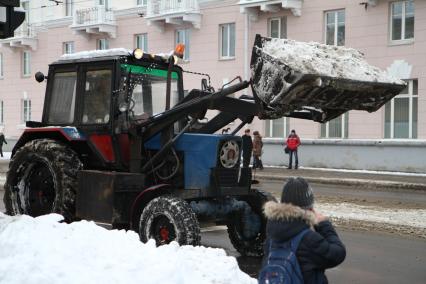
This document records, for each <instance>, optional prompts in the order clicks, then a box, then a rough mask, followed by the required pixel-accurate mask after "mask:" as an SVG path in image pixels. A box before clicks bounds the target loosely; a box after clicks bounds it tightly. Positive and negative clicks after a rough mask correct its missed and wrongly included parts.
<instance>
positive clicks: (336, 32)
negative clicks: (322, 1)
mask: <svg viewBox="0 0 426 284" xmlns="http://www.w3.org/2000/svg"><path fill="white" fill-rule="evenodd" d="M342 11H343V12H344V13H345V30H346V11H345V9H339V10H332V11H325V14H324V15H325V17H324V43H325V44H327V25H328V23H327V15H328V14H331V13H334V14H335V15H334V39H333V45H337V43H338V38H337V37H338V34H339V33H338V30H339V18H338V13H339V12H342ZM345 37H346V33H345ZM344 41H345V42H346V38H345V39H344Z"/></svg>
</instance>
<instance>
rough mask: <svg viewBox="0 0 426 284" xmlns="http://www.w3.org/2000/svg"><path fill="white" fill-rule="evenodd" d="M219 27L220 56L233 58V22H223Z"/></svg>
mask: <svg viewBox="0 0 426 284" xmlns="http://www.w3.org/2000/svg"><path fill="white" fill-rule="evenodd" d="M219 29H220V58H221V59H230V58H235V23H232V24H223V25H220V26H219Z"/></svg>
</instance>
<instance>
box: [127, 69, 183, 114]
mask: <svg viewBox="0 0 426 284" xmlns="http://www.w3.org/2000/svg"><path fill="white" fill-rule="evenodd" d="M121 68H122V72H123V79H122V80H121V81H122V84H124V82H125V81H126V80H128V78H127V77H128V74H129V73H130V91H129V97H130V102H131V103H130V111H131V114H132V115H134V116H141V115H148V116H153V115H156V114H159V113H162V112H164V111H165V109H166V88H167V70H162V69H152V68H148V67H143V66H137V65H128V64H122V65H121ZM177 83H178V73H177V72H172V74H171V92H170V95H171V98H170V108H172V107H173V106H174V105H176V104H177V103H178V102H179V92H178V84H177Z"/></svg>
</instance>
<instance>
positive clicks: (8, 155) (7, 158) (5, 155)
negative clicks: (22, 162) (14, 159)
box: [0, 152, 12, 160]
mask: <svg viewBox="0 0 426 284" xmlns="http://www.w3.org/2000/svg"><path fill="white" fill-rule="evenodd" d="M11 155H12V152H3V157H0V159H1V160H9V159H10V156H11Z"/></svg>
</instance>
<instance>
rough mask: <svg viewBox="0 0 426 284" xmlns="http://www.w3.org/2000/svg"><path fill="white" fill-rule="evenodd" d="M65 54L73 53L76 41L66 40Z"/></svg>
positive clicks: (63, 47)
mask: <svg viewBox="0 0 426 284" xmlns="http://www.w3.org/2000/svg"><path fill="white" fill-rule="evenodd" d="M62 49H63V51H62V52H63V54H71V53H74V42H73V41H68V42H64V43H63V46H62Z"/></svg>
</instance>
